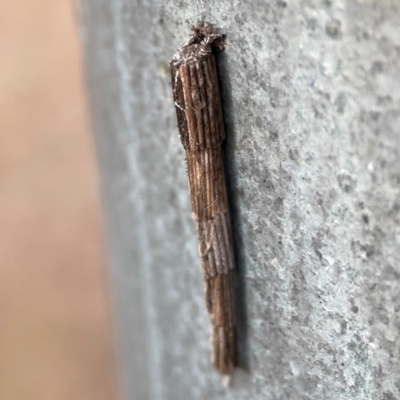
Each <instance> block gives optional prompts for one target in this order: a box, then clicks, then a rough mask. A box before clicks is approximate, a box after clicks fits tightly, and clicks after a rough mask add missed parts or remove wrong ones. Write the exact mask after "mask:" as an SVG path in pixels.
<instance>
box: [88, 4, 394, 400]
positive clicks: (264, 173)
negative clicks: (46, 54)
mask: <svg viewBox="0 0 400 400" xmlns="http://www.w3.org/2000/svg"><path fill="white" fill-rule="evenodd" d="M81 4H82V17H83V22H84V37H85V41H86V56H87V70H88V82H89V87H90V93H91V105H92V110H93V117H94V118H93V125H94V132H95V137H96V142H97V149H98V157H99V164H100V170H101V175H102V183H103V195H104V205H105V210H106V216H107V218H106V219H107V229H108V232H109V243H110V246H109V248H110V259H111V261H110V265H111V275H112V277H113V282H114V289H115V290H114V298H115V305H116V310H117V320H118V323H117V326H118V328H117V329H118V335H119V350H120V359H121V366H122V367H121V371H122V375H123V378H122V385H123V388H124V393H125V399H129V400H133V399H134V400H141V399H143V400H145V399H152V400H161V399H162V400H164V399H165V400H181V399H182V400H188V399H190V400H197V399H198V400H204V399H229V400H246V399H248V400H261V399H262V400H269V399H271V400H272V399H274V400H275V399H279V400H280V399H282V400H283V399H295V400H298V399H316V400H321V399H324V400H342V399H352V400H353V399H354V400H355V399H360V400H365V399H374V400H375V399H376V400H394V399H400V78H399V77H400V23H399V21H400V4H399V2H397V1H395V0H380V1H378V0H376V1H374V0H358V1H356V0H348V1H347V0H301V1H282V0H271V1H269V2H266V1H263V0H254V1H246V0H242V1H238V0H233V1H226V0H219V1H216V0H209V1H203V0H198V1H189V0H180V1H173V0H165V1H160V0H153V1H148V2H145V1H139V0H115V1H106V0H99V1H96V2H93V1H90V0H81ZM199 18H204V19H206V20H207V21H210V22H212V23H215V24H216V25H217V26H219V27H220V28H221V30H222V31H223V32H224V33H225V34H226V35H227V47H226V50H225V51H224V52H223V53H221V54H219V55H218V58H217V63H218V68H219V74H220V83H221V90H222V100H223V107H224V114H225V122H226V132H227V143H226V147H225V158H226V173H227V178H228V184H229V193H230V198H231V208H232V214H233V228H234V231H235V247H236V252H237V254H236V257H237V263H238V274H237V278H238V279H237V289H238V293H239V296H238V309H239V311H238V318H239V321H238V325H239V326H238V329H239V351H240V363H241V366H242V368H241V369H238V370H237V371H236V372H235V374H234V376H233V380H232V384H231V386H230V387H229V388H226V389H225V388H223V387H222V386H221V383H220V378H219V376H218V373H217V372H216V371H215V370H213V368H212V367H211V365H210V360H209V358H210V347H209V343H208V340H209V339H208V337H209V331H210V322H209V319H208V315H207V312H206V310H205V307H204V301H203V283H202V275H201V266H200V259H199V256H198V253H197V244H196V240H197V239H196V232H195V226H194V223H193V221H192V218H191V208H190V197H189V192H188V184H187V178H186V173H185V163H184V154H183V151H182V149H181V146H180V143H179V137H178V130H177V127H176V121H175V110H174V104H173V101H172V96H171V88H170V76H169V70H168V61H169V60H170V59H171V57H172V55H173V54H174V52H175V51H176V49H177V48H178V47H179V46H180V45H182V43H184V42H185V41H186V40H187V38H188V37H189V35H190V25H191V24H193V23H195V22H196V21H197V20H198V19H199Z"/></svg>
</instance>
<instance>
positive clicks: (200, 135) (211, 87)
mask: <svg viewBox="0 0 400 400" xmlns="http://www.w3.org/2000/svg"><path fill="white" fill-rule="evenodd" d="M192 30H193V36H192V37H191V39H190V40H189V41H188V42H187V44H185V45H184V46H182V47H181V48H180V49H179V50H178V51H177V53H176V54H175V55H174V57H173V59H172V60H171V62H170V66H171V79H172V91H173V96H174V100H175V109H176V116H177V121H178V129H179V134H180V139H181V142H182V145H183V147H184V149H185V151H186V162H187V170H188V177H189V188H190V196H191V202H192V210H193V218H194V220H195V222H196V226H197V233H198V240H199V253H200V256H201V261H202V268H203V275H204V283H205V300H206V306H207V310H208V312H209V314H210V317H211V322H212V335H211V341H212V362H213V364H214V366H215V368H216V369H217V370H218V371H219V372H220V373H221V374H222V375H223V376H224V377H229V376H230V375H231V373H232V371H233V369H234V368H235V367H236V366H237V338H236V320H235V307H234V275H233V274H234V268H235V260H234V253H233V246H232V229H231V223H230V216H229V207H228V199H227V190H226V183H225V174H224V166H223V157H222V149H221V145H222V142H223V141H224V139H225V130H224V121H223V115H222V108H221V99H220V92H219V86H218V77H217V69H216V64H215V57H214V54H213V49H216V50H223V49H224V35H222V34H221V33H218V31H217V30H216V28H215V27H214V26H213V25H212V24H208V23H199V24H197V25H195V26H193V28H192Z"/></svg>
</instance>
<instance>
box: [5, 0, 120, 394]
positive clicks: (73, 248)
mask: <svg viewBox="0 0 400 400" xmlns="http://www.w3.org/2000/svg"><path fill="white" fill-rule="evenodd" d="M0 4H1V14H0V38H1V39H0V54H1V56H0V59H1V62H0V110H1V111H0V166H1V167H0V399H1V400H27V399H29V400H115V399H117V384H116V381H117V379H116V369H115V357H114V346H113V337H112V336H113V335H112V330H111V318H110V311H111V307H110V301H109V293H108V285H107V280H106V277H107V275H106V273H105V272H106V256H105V251H104V235H103V226H102V217H101V210H100V201H99V200H100V196H99V184H98V172H97V170H96V164H95V157H94V146H93V139H92V137H91V132H90V124H89V118H88V108H87V102H86V100H87V99H86V96H85V92H84V88H85V87H84V81H83V74H82V72H83V71H82V57H81V52H80V43H79V40H78V35H77V33H78V30H77V25H76V24H75V22H76V21H74V10H73V7H72V4H71V3H70V1H69V0H60V1H56V2H55V1H53V0H38V1H31V0H20V1H16V2H13V1H11V2H10V1H6V0H3V1H2V0H0Z"/></svg>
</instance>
